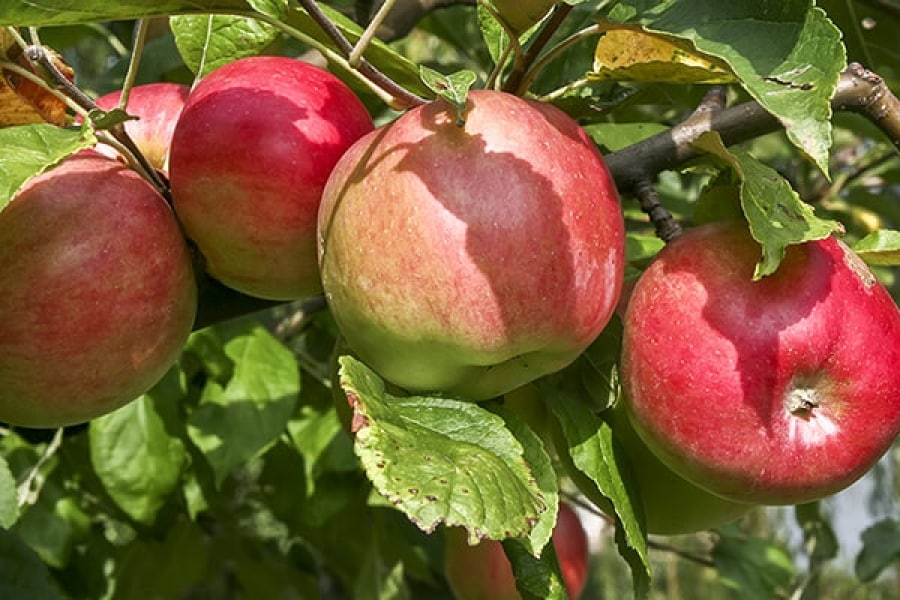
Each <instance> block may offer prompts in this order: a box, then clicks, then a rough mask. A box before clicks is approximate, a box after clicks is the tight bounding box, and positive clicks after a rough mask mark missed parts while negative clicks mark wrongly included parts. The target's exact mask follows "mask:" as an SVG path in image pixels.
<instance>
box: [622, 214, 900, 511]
mask: <svg viewBox="0 0 900 600" xmlns="http://www.w3.org/2000/svg"><path fill="white" fill-rule="evenodd" d="M759 258H760V247H759V245H758V244H757V243H756V242H755V241H754V240H753V239H752V238H751V237H750V234H749V233H748V230H747V227H746V224H745V223H743V222H741V221H738V222H725V223H716V224H708V225H703V226H700V227H697V228H695V229H693V230H691V231H689V232H687V233H685V234H684V235H682V236H681V237H680V238H678V239H676V240H675V241H673V242H671V243H670V244H669V245H668V246H666V247H665V248H664V249H663V250H662V251H661V252H660V253H659V255H658V256H657V258H656V259H655V260H654V262H653V263H652V264H651V266H650V267H649V268H648V269H647V271H645V273H644V274H643V275H642V277H641V278H640V280H639V281H638V283H637V285H636V286H635V289H634V293H633V294H632V297H631V301H630V303H629V305H628V309H627V311H626V315H625V324H624V339H623V350H622V374H623V384H624V387H625V390H626V397H627V398H628V399H629V401H628V403H627V409H628V413H629V416H630V418H631V420H632V423H633V424H634V427H635V429H636V430H637V432H638V434H639V435H640V436H641V438H642V439H644V441H645V442H646V443H647V445H648V447H649V448H650V449H651V450H652V451H653V452H654V453H655V454H656V455H657V456H658V457H659V458H660V459H661V460H662V461H663V462H664V463H666V464H667V465H668V466H669V467H670V468H672V469H673V470H674V471H676V472H677V473H679V474H680V475H682V476H683V477H684V478H686V479H688V480H690V481H692V482H694V483H695V484H697V485H699V486H701V487H703V488H705V489H707V490H709V491H711V492H713V493H715V494H718V495H720V496H723V497H726V498H730V499H732V500H735V501H739V502H752V503H760V504H795V503H803V502H809V501H813V500H815V499H817V498H822V497H824V496H827V495H830V494H833V493H835V492H837V491H839V490H841V489H843V488H845V487H847V486H848V485H850V484H851V483H852V482H854V481H855V480H856V479H857V478H859V477H860V476H861V475H863V474H864V473H865V472H866V471H867V470H868V469H869V468H870V467H871V466H872V465H873V464H874V463H875V462H876V461H877V460H878V458H879V457H880V456H881V455H882V454H883V453H884V452H885V451H886V450H887V448H888V447H889V446H890V445H891V443H892V442H893V441H894V439H895V438H896V436H897V434H898V431H900V369H897V365H898V364H900V311H898V309H897V306H896V305H895V304H894V302H893V300H892V299H891V297H890V296H889V295H888V293H887V291H886V290H885V289H884V288H883V287H882V286H881V285H880V284H879V283H878V281H877V280H876V279H875V277H874V276H873V275H872V273H871V272H870V271H869V270H868V268H867V267H866V265H865V264H864V263H863V262H862V261H861V260H860V259H859V258H858V257H857V256H856V255H855V254H854V253H853V252H852V251H851V250H850V249H849V248H847V247H846V246H845V245H844V244H843V243H842V242H840V241H839V240H837V239H835V238H828V239H825V240H821V241H815V242H808V243H805V244H801V245H796V246H791V247H789V248H788V250H787V254H786V256H785V259H784V262H783V263H782V264H781V266H780V267H779V269H778V271H777V272H776V273H775V274H774V275H771V276H769V277H765V278H763V279H762V280H760V281H755V282H754V281H752V275H753V271H754V266H755V264H756V263H757V261H758V260H759Z"/></svg>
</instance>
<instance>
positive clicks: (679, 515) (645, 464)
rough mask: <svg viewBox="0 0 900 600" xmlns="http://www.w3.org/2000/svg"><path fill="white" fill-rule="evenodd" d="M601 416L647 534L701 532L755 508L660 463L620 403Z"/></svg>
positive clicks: (729, 521)
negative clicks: (631, 483) (618, 448)
mask: <svg viewBox="0 0 900 600" xmlns="http://www.w3.org/2000/svg"><path fill="white" fill-rule="evenodd" d="M604 416H605V417H606V418H607V422H608V423H609V424H610V427H612V430H613V435H614V436H615V438H616V439H617V440H618V441H619V442H620V443H621V444H622V448H623V449H624V451H625V454H626V456H627V457H628V464H629V465H631V467H632V473H633V475H634V478H635V480H636V482H637V487H638V493H639V494H640V496H641V504H642V506H643V511H644V519H645V524H646V527H647V533H651V534H656V535H681V534H687V533H696V532H698V531H705V530H707V529H713V528H715V527H719V526H720V525H725V524H727V523H731V522H732V521H735V520H737V519H739V518H740V517H742V516H744V515H746V514H747V513H749V512H750V511H751V510H753V509H754V508H756V505H755V504H746V503H743V502H733V501H731V500H726V499H725V498H721V497H719V496H716V495H715V494H712V493H710V492H708V491H706V490H704V489H703V488H700V487H697V486H696V485H694V484H693V483H691V482H690V481H687V480H686V479H684V478H683V477H681V476H679V475H678V474H677V473H675V472H674V471H672V470H671V469H670V468H669V467H667V466H666V465H665V464H663V462H662V461H660V460H659V459H658V458H657V457H656V455H654V454H653V452H651V451H650V448H648V447H647V445H646V444H645V443H644V442H643V440H641V438H640V436H638V434H637V432H635V430H634V427H632V425H631V422H630V421H629V419H628V415H627V414H626V413H625V409H624V406H623V402H621V401H620V402H617V403H616V405H615V406H614V407H612V408H610V409H609V410H608V411H606V413H604ZM601 508H602V507H601Z"/></svg>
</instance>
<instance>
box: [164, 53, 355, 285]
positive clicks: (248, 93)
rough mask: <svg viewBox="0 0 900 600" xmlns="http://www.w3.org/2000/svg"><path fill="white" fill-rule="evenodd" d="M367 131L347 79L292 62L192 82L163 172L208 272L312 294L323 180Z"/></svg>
mask: <svg viewBox="0 0 900 600" xmlns="http://www.w3.org/2000/svg"><path fill="white" fill-rule="evenodd" d="M372 128H373V124H372V119H371V117H370V116H369V113H368V112H367V111H366V108H365V106H363V104H362V102H361V101H360V100H359V98H357V97H356V95H354V93H353V92H352V91H351V90H350V88H348V87H347V86H346V85H345V84H344V83H343V82H341V80H339V79H338V78H337V77H335V76H334V75H332V74H331V73H329V72H327V71H324V70H322V69H320V68H318V67H315V66H313V65H310V64H308V63H305V62H302V61H299V60H295V59H291V58H285V57H278V56H255V57H250V58H243V59H240V60H236V61H234V62H231V63H229V64H227V65H225V66H223V67H221V68H219V69H217V70H215V71H213V72H212V73H210V74H209V75H207V76H206V77H205V78H204V79H203V80H202V81H200V83H199V84H197V86H196V87H195V88H194V90H193V91H192V92H191V95H190V97H189V98H188V101H187V104H186V105H185V107H184V110H183V111H182V114H181V117H180V118H179V119H178V123H177V125H176V127H175V133H174V136H173V138H172V148H171V155H170V160H169V170H170V179H171V184H172V199H173V204H174V206H175V212H176V214H177V215H178V217H179V219H180V220H181V223H182V225H183V227H184V230H185V232H186V233H187V235H188V237H190V238H191V239H192V240H193V241H194V242H195V243H196V244H197V247H198V248H199V250H200V253H201V254H202V255H203V257H204V258H205V260H206V268H207V270H208V271H209V274H210V275H212V276H213V277H215V278H216V279H218V280H219V281H221V282H222V283H224V284H225V285H227V286H229V287H231V288H233V289H236V290H238V291H240V292H243V293H245V294H249V295H251V296H258V297H261V298H266V299H270V300H290V299H296V298H301V297H304V296H310V295H313V294H315V293H318V292H319V291H321V283H320V281H319V272H318V266H317V264H316V215H317V212H318V208H319V200H320V198H321V195H322V188H323V186H324V185H325V180H326V179H327V178H328V175H329V173H331V169H332V168H333V167H334V164H335V163H336V162H337V160H338V158H339V157H340V156H341V154H343V153H344V151H345V150H346V149H347V148H348V147H349V146H350V145H351V144H352V143H353V142H355V141H356V140H357V139H358V138H359V137H361V136H362V135H363V134H365V133H368V132H369V131H371V130H372Z"/></svg>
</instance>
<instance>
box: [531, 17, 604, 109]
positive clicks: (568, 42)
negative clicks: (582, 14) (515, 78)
mask: <svg viewBox="0 0 900 600" xmlns="http://www.w3.org/2000/svg"><path fill="white" fill-rule="evenodd" d="M600 31H601V28H600V26H599V25H596V24H594V25H590V26H588V27H585V28H584V29H582V30H580V31H576V32H575V33H573V34H572V35H570V36H569V37H567V38H566V39H564V40H563V41H561V42H560V43H559V44H556V45H555V46H554V47H553V48H552V49H550V50H549V51H548V52H547V54H545V55H544V56H542V57H541V58H540V60H538V61H536V62H535V63H534V66H532V67H531V68H530V69H529V70H528V72H527V73H526V74H525V75H524V76H523V77H522V81H521V82H519V91H520V92H522V93H524V92H525V91H526V90H527V89H528V88H529V87H531V82H533V81H534V78H535V77H537V76H538V74H539V73H540V72H541V71H543V70H544V69H545V68H546V67H547V65H548V64H550V63H551V62H552V61H553V60H555V59H556V58H557V57H558V56H559V55H560V54H562V53H563V52H565V51H566V50H568V49H569V48H571V47H572V46H574V45H575V44H577V43H578V42H580V41H582V40H585V39H587V38H589V37H592V36H595V35H597V34H599V33H600Z"/></svg>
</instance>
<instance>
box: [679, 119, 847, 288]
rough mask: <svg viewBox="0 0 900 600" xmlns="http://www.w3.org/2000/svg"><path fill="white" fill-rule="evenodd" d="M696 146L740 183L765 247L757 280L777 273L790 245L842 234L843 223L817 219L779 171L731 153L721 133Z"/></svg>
mask: <svg viewBox="0 0 900 600" xmlns="http://www.w3.org/2000/svg"><path fill="white" fill-rule="evenodd" d="M694 146H695V147H697V148H698V149H700V150H703V151H705V152H708V153H710V154H712V155H714V156H716V157H717V158H719V159H720V160H721V161H722V162H723V163H724V164H725V165H726V166H727V167H728V168H729V169H731V170H732V171H733V172H734V174H735V176H736V178H737V179H738V180H739V182H740V183H739V185H740V199H741V207H742V209H743V212H744V216H745V217H746V218H747V222H748V223H749V225H750V233H751V234H752V235H753V239H755V240H756V241H757V242H759V243H760V245H761V246H762V258H761V259H760V261H759V263H758V264H757V265H756V271H755V272H754V274H753V278H754V279H760V278H762V277H765V276H766V275H771V274H772V273H774V272H775V271H776V270H777V269H778V265H780V264H781V260H782V259H783V258H784V253H785V249H786V248H787V247H788V246H789V245H791V244H800V243H802V242H808V241H812V240H820V239H823V238H826V237H828V236H829V235H831V234H832V233H834V232H838V231H842V229H843V228H842V227H841V225H840V223H838V222H836V221H831V220H828V219H821V218H819V217H817V216H816V215H815V212H814V210H813V207H812V206H810V205H809V204H806V203H805V202H803V201H802V200H801V199H800V196H799V195H797V192H795V191H794V189H793V188H792V187H791V185H790V183H788V181H787V180H786V179H785V178H784V177H782V176H781V175H780V174H779V173H778V171H776V170H775V169H773V168H771V167H769V166H767V165H765V164H763V163H761V162H760V161H758V160H756V159H755V158H753V157H752V156H750V155H749V154H747V153H746V152H741V151H732V150H729V149H728V148H726V147H725V145H724V144H723V143H722V140H721V138H720V137H719V135H718V134H717V133H713V132H709V133H704V134H703V135H701V136H700V138H699V139H698V140H697V141H696V142H695V143H694Z"/></svg>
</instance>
